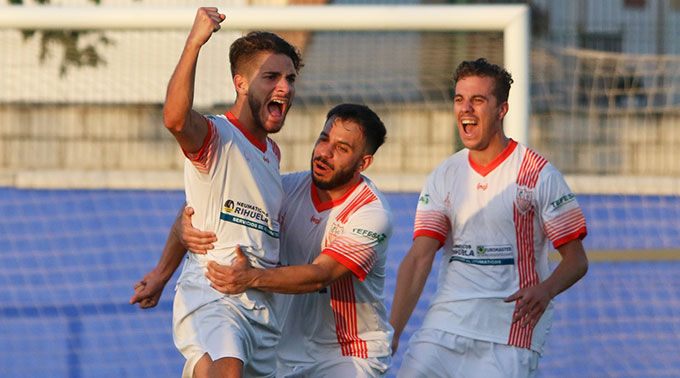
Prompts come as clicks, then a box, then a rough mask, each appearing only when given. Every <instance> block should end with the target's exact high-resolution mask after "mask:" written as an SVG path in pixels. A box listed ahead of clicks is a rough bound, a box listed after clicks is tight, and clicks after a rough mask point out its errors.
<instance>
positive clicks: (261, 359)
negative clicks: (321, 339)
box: [130, 8, 301, 377]
mask: <svg viewBox="0 0 680 378" xmlns="http://www.w3.org/2000/svg"><path fill="white" fill-rule="evenodd" d="M224 19H225V16H224V15H223V14H221V13H219V12H218V10H217V8H200V9H199V10H198V12H197V13H196V18H195V20H194V24H193V27H192V29H191V32H190V33H189V36H188V38H187V41H186V44H185V46H184V50H183V51H182V55H181V57H180V60H179V63H178V64H177V67H176V68H175V71H174V73H173V74H172V77H171V79H170V82H169V84H168V91H167V98H166V102H165V107H164V109H163V115H164V121H165V125H166V127H167V128H168V130H170V132H171V133H172V134H173V136H174V137H175V138H176V139H177V142H178V143H179V145H180V146H181V148H182V150H183V151H184V153H185V155H186V157H187V160H186V164H185V169H184V178H185V191H186V200H187V203H188V204H189V205H190V206H191V207H193V208H194V209H195V214H194V217H193V221H194V223H195V224H196V226H197V227H200V228H202V229H206V230H212V231H214V232H215V234H216V235H218V236H219V241H217V242H216V243H215V248H214V249H213V250H211V251H210V252H209V253H208V254H205V255H198V254H191V255H190V256H189V257H188V259H187V261H186V263H185V264H184V269H183V271H182V275H181V276H180V278H179V280H178V284H177V292H176V295H175V302H174V309H173V338H174V341H175V345H176V346H177V348H178V349H179V350H180V352H181V353H182V354H183V355H184V356H185V357H186V359H187V361H186V364H185V367H184V372H183V376H184V377H191V376H196V377H205V376H228V377H241V376H242V375H243V374H245V375H246V376H257V377H271V376H273V375H274V363H273V362H272V361H274V353H275V346H276V341H277V340H278V336H279V325H278V323H277V321H276V316H275V314H273V306H274V303H273V296H272V295H271V294H269V293H265V292H262V291H260V290H247V291H245V292H243V293H241V294H239V295H224V294H222V293H220V292H218V291H216V290H215V289H213V288H211V287H210V282H209V281H208V280H207V278H206V277H205V271H206V264H207V263H208V262H209V261H217V262H219V263H222V264H229V263H230V262H231V261H232V260H233V259H235V258H236V257H237V256H239V255H237V254H236V251H235V248H236V246H237V245H240V246H241V249H242V251H243V253H244V254H245V256H247V259H248V260H249V261H250V263H251V264H252V265H253V266H256V267H258V268H263V269H268V268H274V267H275V266H276V264H277V263H278V261H279V232H280V230H279V221H278V214H279V210H280V206H281V200H282V197H283V190H282V186H281V178H280V175H279V160H280V156H279V151H278V147H277V146H276V144H275V143H274V142H273V141H272V140H270V139H269V138H268V137H267V135H268V134H269V133H275V132H278V131H279V130H280V129H281V127H282V126H283V122H284V119H285V117H286V113H287V112H288V109H289V107H290V105H291V104H292V101H293V96H294V94H295V87H294V81H295V78H296V75H297V73H298V71H299V69H300V67H301V59H300V56H299V54H298V53H297V51H296V50H295V48H294V47H292V46H291V45H290V44H288V43H287V42H286V41H284V40H283V39H281V38H280V37H278V36H276V35H275V34H271V33H264V32H254V33H250V34H248V35H246V36H244V37H242V38H239V39H237V40H236V41H235V42H234V43H233V44H232V45H231V48H230V51H229V59H230V63H231V72H232V77H233V82H234V87H235V88H236V102H235V103H234V105H233V106H232V107H231V109H230V111H229V112H227V113H226V114H225V115H217V116H207V117H204V116H203V115H201V114H199V113H198V112H196V111H194V110H193V109H192V105H193V95H194V77H195V71H196V63H197V60H198V54H199V51H200V49H201V47H202V46H203V45H204V44H205V43H206V42H207V41H208V40H209V39H210V37H211V35H212V33H213V32H216V31H217V30H219V29H220V23H221V22H222V21H224ZM234 209H237V210H238V209H247V210H248V213H247V214H246V215H243V214H241V215H236V214H235V213H234V212H233V210H234ZM244 214H245V213H244ZM166 250H167V248H166ZM166 252H167V253H166ZM163 255H164V256H163V257H162V258H161V260H163V259H167V258H171V259H173V258H177V257H175V256H174V255H171V254H169V251H164V254H163ZM178 258H179V259H181V256H179V257H178ZM177 263H178V261H177ZM159 264H160V263H159ZM175 266H176V265H175ZM173 271H174V269H173ZM159 274H161V271H160V270H156V271H155V272H153V271H152V272H150V275H147V276H146V277H144V279H143V280H142V281H140V282H139V283H138V284H137V285H135V296H134V297H133V298H132V299H131V300H130V301H131V303H135V302H138V301H140V305H142V306H143V307H148V306H152V305H155V303H156V301H157V300H158V297H157V296H147V294H146V293H148V292H149V291H151V292H154V290H155V289H157V288H155V287H147V285H151V286H153V285H154V283H153V282H154V280H153V278H154V277H157V276H158V275H159ZM168 277H169V276H168ZM154 293H155V292H154ZM157 294H159V295H160V292H158V293H157Z"/></svg>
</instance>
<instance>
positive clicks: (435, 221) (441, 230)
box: [413, 210, 451, 247]
mask: <svg viewBox="0 0 680 378" xmlns="http://www.w3.org/2000/svg"><path fill="white" fill-rule="evenodd" d="M413 229H414V230H413V239H415V238H417V237H418V236H427V237H430V238H432V239H436V240H439V243H441V245H443V244H444V241H446V237H447V236H448V234H449V230H450V229H451V221H450V220H449V218H448V217H447V216H446V215H445V214H442V213H441V212H439V211H437V210H418V211H416V219H415V222H414V225H413ZM441 245H440V247H441Z"/></svg>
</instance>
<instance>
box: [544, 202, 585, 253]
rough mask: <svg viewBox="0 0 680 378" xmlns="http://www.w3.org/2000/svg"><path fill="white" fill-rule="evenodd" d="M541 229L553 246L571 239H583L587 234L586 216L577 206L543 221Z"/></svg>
mask: <svg viewBox="0 0 680 378" xmlns="http://www.w3.org/2000/svg"><path fill="white" fill-rule="evenodd" d="M543 229H544V230H545V234H546V235H548V238H549V239H550V240H551V241H552V243H553V246H554V247H555V248H557V247H559V246H561V245H563V244H565V243H568V242H570V241H572V240H576V239H583V238H585V237H586V235H587V234H588V229H587V228H586V217H585V216H584V215H583V212H582V211H581V208H579V207H576V208H573V209H571V210H568V211H565V212H564V213H562V214H560V215H559V216H558V217H556V218H554V219H551V220H549V221H547V222H545V224H544V225H543Z"/></svg>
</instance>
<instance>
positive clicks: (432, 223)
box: [413, 170, 451, 247]
mask: <svg viewBox="0 0 680 378" xmlns="http://www.w3.org/2000/svg"><path fill="white" fill-rule="evenodd" d="M437 171H438V170H435V171H434V172H433V173H432V174H430V176H429V177H428V178H427V181H426V182H425V187H424V188H423V190H422V191H421V192H420V197H418V207H417V208H416V219H415V222H414V225H413V239H415V238H417V237H418V236H427V237H430V238H432V239H436V240H438V241H439V246H440V247H441V246H442V245H444V242H445V241H446V237H447V236H448V234H449V230H450V229H451V222H450V219H449V216H448V212H447V210H446V206H445V204H444V200H443V199H442V198H441V196H440V195H439V192H438V191H437V189H436V178H437V177H438V176H437V175H436V173H437Z"/></svg>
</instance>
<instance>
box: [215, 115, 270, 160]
mask: <svg viewBox="0 0 680 378" xmlns="http://www.w3.org/2000/svg"><path fill="white" fill-rule="evenodd" d="M224 115H225V116H227V119H228V120H229V122H231V123H232V124H233V125H234V126H236V128H237V129H239V130H240V131H241V133H242V134H243V135H244V136H245V137H246V138H247V139H248V140H249V141H250V143H251V144H252V145H253V146H255V147H257V148H258V149H259V150H260V151H262V152H267V142H264V143H260V141H259V140H257V138H255V136H254V135H253V134H251V133H250V131H248V130H246V128H245V127H243V125H242V124H241V122H239V120H238V119H237V118H236V117H235V116H234V114H232V113H231V111H228V112H227V113H225V114H224Z"/></svg>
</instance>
